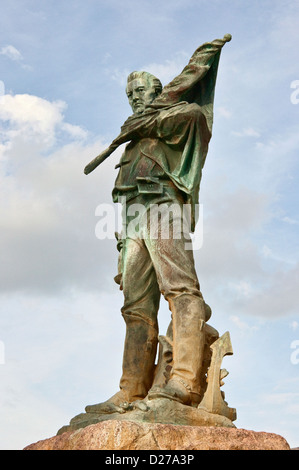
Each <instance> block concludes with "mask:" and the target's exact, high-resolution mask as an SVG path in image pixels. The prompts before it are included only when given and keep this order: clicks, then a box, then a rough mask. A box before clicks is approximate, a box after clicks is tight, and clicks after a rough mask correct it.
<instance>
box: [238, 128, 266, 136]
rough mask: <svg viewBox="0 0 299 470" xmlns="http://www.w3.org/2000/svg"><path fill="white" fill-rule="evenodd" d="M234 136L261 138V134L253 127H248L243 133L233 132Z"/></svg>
mask: <svg viewBox="0 0 299 470" xmlns="http://www.w3.org/2000/svg"><path fill="white" fill-rule="evenodd" d="M232 134H233V135H235V136H237V137H260V133H259V132H258V131H256V130H255V129H253V128H252V127H247V128H246V129H243V130H242V131H232Z"/></svg>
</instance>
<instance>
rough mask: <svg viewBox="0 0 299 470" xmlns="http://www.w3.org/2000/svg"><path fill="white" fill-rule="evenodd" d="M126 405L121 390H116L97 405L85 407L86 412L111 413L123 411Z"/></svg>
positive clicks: (125, 399)
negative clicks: (111, 395) (107, 398)
mask: <svg viewBox="0 0 299 470" xmlns="http://www.w3.org/2000/svg"><path fill="white" fill-rule="evenodd" d="M126 406H128V402H127V398H126V396H125V394H124V392H123V391H122V390H120V391H119V392H117V393H116V394H115V395H113V397H111V398H109V400H106V401H104V402H103V403H98V404H97V405H88V406H86V407H85V411H86V413H98V414H112V413H125V412H126Z"/></svg>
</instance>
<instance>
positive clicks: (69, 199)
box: [0, 95, 119, 291]
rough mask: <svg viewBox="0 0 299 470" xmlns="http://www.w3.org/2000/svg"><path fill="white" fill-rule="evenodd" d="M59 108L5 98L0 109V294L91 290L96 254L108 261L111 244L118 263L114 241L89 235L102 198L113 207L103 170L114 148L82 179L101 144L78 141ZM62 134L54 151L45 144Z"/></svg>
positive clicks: (34, 100) (82, 135) (110, 184)
mask: <svg viewBox="0 0 299 470" xmlns="http://www.w3.org/2000/svg"><path fill="white" fill-rule="evenodd" d="M65 107H66V105H65V103H63V102H61V101H59V102H53V103H51V102H49V101H47V100H44V99H41V98H38V97H35V96H31V95H16V96H9V95H6V96H5V103H4V106H3V108H1V110H0V118H2V119H3V120H5V121H6V125H5V126H3V128H2V133H1V134H0V136H1V140H2V147H0V150H1V154H0V159H1V160H2V165H1V166H0V193H1V198H0V201H1V202H0V212H1V220H0V225H1V237H2V241H1V243H2V249H1V255H0V256H1V270H0V278H1V288H2V290H4V291H5V290H10V291H13V290H27V291H30V289H33V290H37V291H39V290H41V291H55V290H56V289H58V290H60V289H62V288H64V287H66V286H69V285H72V283H83V285H85V287H86V288H88V286H89V288H90V289H93V288H95V286H96V284H97V283H98V275H96V276H94V273H95V272H96V271H97V270H98V256H99V255H100V254H102V256H103V260H104V259H106V258H107V257H109V254H110V247H111V250H113V254H115V259H116V258H117V256H116V247H115V246H114V241H107V243H106V244H105V242H103V243H102V244H101V246H100V244H99V241H98V240H97V239H96V237H95V234H94V228H95V226H96V221H97V220H96V217H95V213H94V211H95V208H96V206H97V205H98V204H99V203H100V202H102V201H103V198H106V202H112V200H111V191H112V187H113V180H111V178H106V172H107V171H109V172H111V173H112V174H113V171H114V170H113V166H114V165H115V159H117V158H118V157H119V151H118V152H115V155H114V157H111V161H108V162H105V164H103V165H102V167H101V168H100V169H97V170H96V171H95V173H94V174H92V175H89V176H86V175H84V174H83V169H84V167H85V165H86V164H87V163H88V162H89V161H90V160H92V159H93V158H94V157H95V156H96V155H97V154H98V153H100V151H101V150H103V149H104V146H103V143H102V142H101V141H100V140H99V139H98V140H97V141H95V142H92V143H90V144H88V143H85V142H84V140H82V138H83V139H84V138H85V137H86V132H85V131H84V130H83V129H81V127H79V126H73V125H71V124H69V123H67V122H65V121H64V116H63V111H64V110H65ZM61 132H64V133H67V137H68V139H67V140H66V143H65V144H62V145H61V146H59V147H58V148H57V149H56V148H54V147H52V146H53V144H55V143H57V141H58V137H59V135H60V133H61ZM78 139H79V140H78ZM80 139H81V140H80ZM45 151H46V152H47V154H46V156H45ZM98 186H100V187H101V191H100V192H99V191H98ZM103 194H104V196H103ZM95 195H98V196H97V197H95ZM114 250H115V252H114ZM84 266H85V268H84ZM92 266H93V267H92ZM85 269H86V272H85V274H83V272H84V270H85ZM109 270H110V271H109ZM115 270H116V261H115V265H113V264H111V265H110V266H109V269H108V271H107V272H108V273H109V272H110V276H111V278H112V279H113V276H114V275H115V272H114V271H115ZM108 275H109V274H107V275H105V276H108Z"/></svg>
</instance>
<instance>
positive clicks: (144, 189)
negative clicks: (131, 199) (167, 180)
mask: <svg viewBox="0 0 299 470" xmlns="http://www.w3.org/2000/svg"><path fill="white" fill-rule="evenodd" d="M136 180H137V188H138V192H139V194H162V193H163V185H162V183H161V182H160V181H159V179H158V178H154V177H152V176H148V177H143V176H138V177H137V178H136Z"/></svg>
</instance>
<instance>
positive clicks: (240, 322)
mask: <svg viewBox="0 0 299 470" xmlns="http://www.w3.org/2000/svg"><path fill="white" fill-rule="evenodd" d="M229 319H230V320H231V321H232V322H233V323H234V324H235V325H236V326H237V327H238V329H239V330H241V331H243V332H246V331H256V330H258V327H257V326H255V325H254V326H250V325H248V324H247V323H246V322H244V321H243V320H241V319H240V317H238V316H237V315H231V316H230V317H229Z"/></svg>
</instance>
